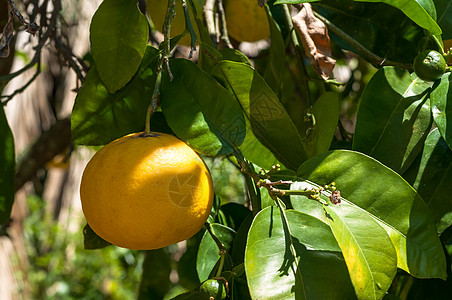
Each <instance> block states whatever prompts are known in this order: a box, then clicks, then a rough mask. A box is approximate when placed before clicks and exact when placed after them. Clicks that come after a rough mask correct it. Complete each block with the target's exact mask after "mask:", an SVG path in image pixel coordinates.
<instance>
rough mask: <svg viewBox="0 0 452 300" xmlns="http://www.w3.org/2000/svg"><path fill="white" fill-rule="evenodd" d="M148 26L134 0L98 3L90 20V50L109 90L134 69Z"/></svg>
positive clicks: (141, 54) (138, 60)
mask: <svg viewBox="0 0 452 300" xmlns="http://www.w3.org/2000/svg"><path fill="white" fill-rule="evenodd" d="M148 30H149V29H148V24H147V21H146V17H145V16H144V15H143V14H142V13H141V12H140V11H139V10H138V7H137V2H136V1H135V0H104V1H103V2H102V3H101V4H100V6H99V8H98V9H97V11H96V13H95V14H94V16H93V19H92V21H91V27H90V42H91V52H92V55H93V59H94V61H95V63H96V66H97V70H98V72H99V76H100V78H101V79H102V81H103V83H104V84H105V86H106V87H107V90H108V91H109V92H110V93H114V92H116V91H117V90H119V89H120V88H122V87H123V86H124V85H126V83H127V82H129V80H130V79H131V78H132V76H133V75H134V74H135V72H136V71H137V70H138V67H139V66H140V63H141V60H142V58H143V56H144V53H145V50H146V43H147V40H148V37H149V34H148Z"/></svg>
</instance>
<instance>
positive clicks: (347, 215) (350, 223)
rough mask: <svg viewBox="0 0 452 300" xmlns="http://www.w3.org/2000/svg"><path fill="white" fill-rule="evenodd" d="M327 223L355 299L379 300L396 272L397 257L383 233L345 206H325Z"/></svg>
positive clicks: (367, 218)
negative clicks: (344, 263)
mask: <svg viewBox="0 0 452 300" xmlns="http://www.w3.org/2000/svg"><path fill="white" fill-rule="evenodd" d="M324 209H325V212H326V214H327V219H328V223H329V224H330V226H331V229H332V231H333V234H334V236H335V237H336V240H337V242H338V244H339V246H340V247H341V249H342V254H343V255H344V258H345V262H346V264H347V267H348V272H349V274H350V277H351V281H352V283H353V286H354V288H355V291H356V296H357V297H358V299H381V298H383V296H384V295H385V294H386V292H387V290H388V289H389V287H390V286H391V283H392V280H393V279H394V277H395V275H396V272H397V253H396V251H395V249H394V246H393V245H392V243H391V240H390V238H389V236H388V234H387V233H386V231H385V230H384V229H383V228H382V227H381V226H380V225H379V224H378V222H377V221H376V220H374V219H373V218H372V217H371V216H370V215H368V214H367V213H366V212H363V211H362V210H361V209H359V208H356V207H354V206H352V205H348V203H346V202H345V203H344V204H343V205H342V206H334V205H325V206H324Z"/></svg>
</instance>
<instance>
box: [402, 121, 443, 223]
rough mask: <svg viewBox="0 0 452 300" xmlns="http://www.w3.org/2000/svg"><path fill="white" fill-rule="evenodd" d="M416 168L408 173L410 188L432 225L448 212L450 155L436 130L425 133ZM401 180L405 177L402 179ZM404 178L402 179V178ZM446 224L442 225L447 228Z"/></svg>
mask: <svg viewBox="0 0 452 300" xmlns="http://www.w3.org/2000/svg"><path fill="white" fill-rule="evenodd" d="M420 157H421V159H420V162H419V165H418V166H416V167H415V168H413V170H411V169H410V170H409V171H408V172H407V173H411V172H410V171H414V172H415V173H414V176H409V177H411V178H412V180H409V182H412V185H413V187H414V188H415V189H416V190H417V192H418V194H419V195H420V196H421V197H422V199H424V201H425V202H426V203H427V205H428V206H429V207H430V210H431V211H432V214H433V217H434V218H435V221H436V223H439V222H440V220H441V218H442V217H443V216H444V215H445V214H447V213H449V212H452V198H451V197H450V195H451V194H452V151H451V150H450V149H449V147H448V146H447V144H446V143H445V141H444V139H443V138H442V137H441V134H440V133H439V130H438V128H435V129H434V130H433V131H432V132H430V133H429V135H428V136H427V139H426V140H425V143H424V150H423V152H422V155H421V156H420ZM404 177H405V175H404ZM405 178H406V177H405ZM450 225H452V223H450V224H442V227H443V228H447V227H449V226H450Z"/></svg>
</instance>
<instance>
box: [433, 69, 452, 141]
mask: <svg viewBox="0 0 452 300" xmlns="http://www.w3.org/2000/svg"><path fill="white" fill-rule="evenodd" d="M430 98H431V101H432V113H433V119H434V120H435V123H436V125H438V129H439V132H440V133H441V135H442V136H443V138H444V140H445V141H446V143H447V145H448V146H449V148H450V149H452V73H446V74H444V75H443V76H442V77H441V81H440V82H439V84H438V85H437V86H435V87H434V89H433V91H432V92H431V94H430Z"/></svg>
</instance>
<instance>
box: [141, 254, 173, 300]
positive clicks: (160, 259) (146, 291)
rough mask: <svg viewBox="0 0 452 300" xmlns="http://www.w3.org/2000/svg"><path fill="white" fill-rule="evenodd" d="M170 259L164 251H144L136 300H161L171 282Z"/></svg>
mask: <svg viewBox="0 0 452 300" xmlns="http://www.w3.org/2000/svg"><path fill="white" fill-rule="evenodd" d="M170 273H171V257H170V254H169V253H168V251H167V250H166V249H164V248H163V249H157V250H150V251H146V254H145V258H144V261H143V272H142V275H141V282H140V287H139V290H138V297H137V300H146V299H163V297H164V296H165V294H166V293H167V292H168V291H169V289H170V285H171V281H170Z"/></svg>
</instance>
